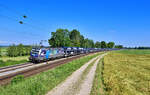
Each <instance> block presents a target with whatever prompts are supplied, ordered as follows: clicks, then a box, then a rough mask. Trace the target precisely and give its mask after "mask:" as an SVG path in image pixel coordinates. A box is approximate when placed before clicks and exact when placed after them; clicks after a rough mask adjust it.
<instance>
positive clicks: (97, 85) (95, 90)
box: [90, 59, 105, 95]
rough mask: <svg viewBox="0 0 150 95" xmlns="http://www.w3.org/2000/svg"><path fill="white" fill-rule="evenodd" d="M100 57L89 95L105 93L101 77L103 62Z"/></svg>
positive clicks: (102, 94)
mask: <svg viewBox="0 0 150 95" xmlns="http://www.w3.org/2000/svg"><path fill="white" fill-rule="evenodd" d="M103 60H104V59H101V60H100V62H99V63H98V65H97V68H96V73H95V77H94V81H93V86H92V90H91V93H90V95H105V85H104V79H103V70H104V64H103Z"/></svg>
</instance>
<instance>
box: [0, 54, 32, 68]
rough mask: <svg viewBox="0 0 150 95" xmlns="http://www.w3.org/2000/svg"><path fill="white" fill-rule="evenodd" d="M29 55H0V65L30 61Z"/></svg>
mask: <svg viewBox="0 0 150 95" xmlns="http://www.w3.org/2000/svg"><path fill="white" fill-rule="evenodd" d="M28 57H29V56H18V57H7V56H4V57H0V67H4V66H10V65H15V64H22V63H25V62H28Z"/></svg>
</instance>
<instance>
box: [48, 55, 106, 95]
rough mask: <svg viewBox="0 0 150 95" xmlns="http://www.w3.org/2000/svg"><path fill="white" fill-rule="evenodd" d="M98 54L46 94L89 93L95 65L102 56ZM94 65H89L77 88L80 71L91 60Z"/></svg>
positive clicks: (79, 94)
mask: <svg viewBox="0 0 150 95" xmlns="http://www.w3.org/2000/svg"><path fill="white" fill-rule="evenodd" d="M104 55H105V54H103V55H100V56H98V57H96V58H93V59H92V60H90V61H89V62H88V63H86V64H85V65H83V66H82V67H81V68H80V69H78V70H76V71H75V72H74V73H73V74H72V75H71V76H69V77H68V78H67V79H66V80H65V81H64V82H63V83H61V84H59V85H58V86H57V87H55V88H54V89H52V90H51V91H50V92H48V93H47V95H89V94H90V91H91V88H92V83H93V79H94V75H95V71H96V66H97V64H98V62H99V60H100V59H101V58H102V57H103V56H104ZM94 60H96V62H95V63H94V65H93V66H92V67H91V69H90V71H89V72H88V74H87V75H86V77H85V79H84V80H83V82H82V83H81V84H79V85H78V86H79V88H80V89H77V88H76V87H75V86H76V85H77V84H78V80H79V79H80V77H81V76H82V73H83V72H84V71H85V69H86V68H87V67H88V65H89V64H91V63H92V62H94Z"/></svg>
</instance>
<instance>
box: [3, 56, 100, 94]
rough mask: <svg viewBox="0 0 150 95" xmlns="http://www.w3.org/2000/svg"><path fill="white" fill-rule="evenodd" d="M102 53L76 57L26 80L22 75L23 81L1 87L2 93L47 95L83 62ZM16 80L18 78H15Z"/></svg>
mask: <svg viewBox="0 0 150 95" xmlns="http://www.w3.org/2000/svg"><path fill="white" fill-rule="evenodd" d="M100 54H101V53H99V54H94V55H90V56H85V57H82V58H80V59H76V60H74V61H72V62H69V63H68V64H63V65H61V66H59V67H56V68H54V69H51V70H48V71H46V72H42V73H40V74H38V75H35V76H32V77H29V78H26V79H24V80H23V79H22V77H21V79H18V80H23V81H19V82H16V81H15V83H12V84H8V85H6V86H2V87H0V95H45V94H46V93H47V91H49V90H51V89H52V88H54V87H55V86H57V85H58V84H59V83H61V82H62V81H64V80H65V79H66V78H67V77H68V76H70V75H71V74H72V73H73V72H74V71H75V70H77V69H79V68H80V67H81V66H82V65H83V64H85V63H86V62H88V61H89V60H90V59H92V58H94V57H96V56H98V55H100ZM19 78H20V77H19ZM15 80H17V79H16V78H15Z"/></svg>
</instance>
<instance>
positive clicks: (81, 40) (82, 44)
mask: <svg viewBox="0 0 150 95" xmlns="http://www.w3.org/2000/svg"><path fill="white" fill-rule="evenodd" d="M84 43H85V40H84V36H83V35H80V47H84Z"/></svg>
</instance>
